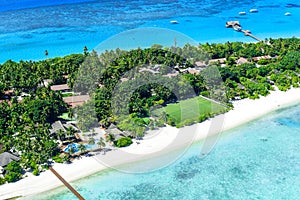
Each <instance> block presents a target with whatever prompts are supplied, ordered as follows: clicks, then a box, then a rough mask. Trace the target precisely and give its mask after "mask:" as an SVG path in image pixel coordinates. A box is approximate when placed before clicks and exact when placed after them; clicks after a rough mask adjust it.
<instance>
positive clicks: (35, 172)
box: [32, 169, 40, 176]
mask: <svg viewBox="0 0 300 200" xmlns="http://www.w3.org/2000/svg"><path fill="white" fill-rule="evenodd" d="M32 174H33V175H35V176H38V175H40V172H39V170H38V169H35V170H33V172H32Z"/></svg>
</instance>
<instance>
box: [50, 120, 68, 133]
mask: <svg viewBox="0 0 300 200" xmlns="http://www.w3.org/2000/svg"><path fill="white" fill-rule="evenodd" d="M51 127H52V128H51V129H50V134H53V133H57V132H58V131H59V130H62V131H64V132H66V129H65V127H64V126H63V124H62V123H61V121H56V122H54V123H53V124H51Z"/></svg>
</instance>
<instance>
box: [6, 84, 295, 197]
mask: <svg viewBox="0 0 300 200" xmlns="http://www.w3.org/2000/svg"><path fill="white" fill-rule="evenodd" d="M295 103H300V88H293V89H291V90H288V91H287V92H281V91H272V92H271V94H270V95H268V96H267V97H261V98H260V99H258V100H250V99H243V100H240V101H236V102H234V103H233V104H234V109H233V110H231V111H229V112H227V113H225V114H223V115H220V116H217V117H215V118H213V119H210V120H207V121H205V122H203V123H200V124H196V125H193V126H191V127H184V128H182V129H180V130H179V129H176V128H173V127H165V128H163V129H160V131H159V132H156V133H154V134H152V135H151V136H148V137H146V138H145V139H144V140H142V141H139V142H140V144H137V143H134V144H132V145H131V146H130V147H127V148H124V149H122V151H120V150H116V151H112V152H108V153H107V155H101V159H103V160H101V161H103V162H105V163H109V164H111V165H119V164H122V163H130V162H134V161H138V160H143V159H145V158H147V156H148V157H153V156H154V155H159V154H164V153H166V152H168V151H171V150H172V149H175V148H179V147H180V146H181V147H182V146H185V144H188V143H190V142H191V137H192V138H193V139H194V141H195V140H200V139H204V138H206V137H207V135H210V136H212V135H216V133H217V132H219V131H225V130H229V129H232V128H234V127H237V126H240V125H242V124H245V123H247V122H249V121H252V120H254V119H256V118H258V117H261V116H263V115H265V114H267V113H269V112H272V111H274V110H276V109H279V108H283V107H286V106H289V105H291V104H295ZM216 122H217V124H218V127H217V128H216V129H210V128H211V125H214V123H215V124H216ZM190 129H193V130H197V134H196V135H188V134H182V132H184V133H187V132H190V131H189V130H190ZM170 143H172V145H171V144H170ZM209 145H211V144H209V143H208V147H209ZM207 149H209V148H207ZM207 149H206V150H207ZM129 154H130V155H132V154H134V156H132V157H130V158H129V157H126V156H124V155H129ZM101 161H99V159H95V158H94V157H84V158H82V159H80V160H75V161H74V162H73V163H72V164H55V165H54V166H53V168H54V169H55V170H56V171H57V172H58V173H60V174H61V175H62V176H63V177H64V178H65V179H66V180H67V181H74V180H77V179H80V178H83V177H86V176H89V175H91V174H94V173H96V172H99V171H100V170H103V169H105V168H107V166H105V165H104V164H101ZM61 185H62V183H61V182H60V181H59V180H58V179H57V178H56V177H55V176H54V175H53V174H52V172H50V171H49V170H48V171H46V172H43V173H42V174H40V175H39V176H33V175H31V174H30V175H29V177H27V178H25V179H22V180H20V181H18V182H16V183H10V184H5V185H2V186H0V199H6V198H12V197H16V196H28V195H32V194H36V193H40V192H44V191H47V190H50V189H53V188H56V187H59V186H61Z"/></svg>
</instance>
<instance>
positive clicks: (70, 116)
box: [68, 108, 74, 120]
mask: <svg viewBox="0 0 300 200" xmlns="http://www.w3.org/2000/svg"><path fill="white" fill-rule="evenodd" d="M68 117H69V118H70V119H71V120H73V117H74V113H73V110H72V108H69V109H68Z"/></svg>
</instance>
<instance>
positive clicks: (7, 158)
mask: <svg viewBox="0 0 300 200" xmlns="http://www.w3.org/2000/svg"><path fill="white" fill-rule="evenodd" d="M19 160H20V158H19V157H18V156H15V155H13V154H12V153H9V152H4V153H1V154H0V174H3V173H4V172H5V170H4V168H5V167H6V166H7V165H8V164H9V163H11V162H12V161H19Z"/></svg>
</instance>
